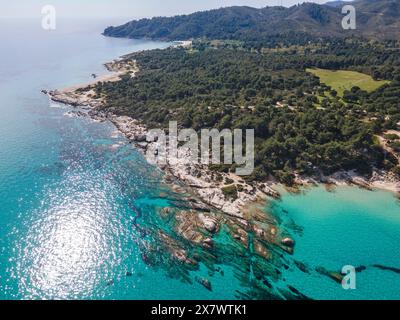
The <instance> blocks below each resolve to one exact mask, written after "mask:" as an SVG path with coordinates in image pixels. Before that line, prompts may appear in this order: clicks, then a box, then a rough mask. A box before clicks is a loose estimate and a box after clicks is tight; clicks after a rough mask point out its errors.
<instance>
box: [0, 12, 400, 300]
mask: <svg viewBox="0 0 400 320" xmlns="http://www.w3.org/2000/svg"><path fill="white" fill-rule="evenodd" d="M109 24H113V22H109V21H85V22H83V21H79V20H69V21H58V24H57V30H55V31H45V30H42V29H41V28H40V21H36V20H32V21H26V20H25V21H22V20H21V21H17V20H7V21H0V40H1V50H0V298H1V299H234V298H235V297H236V295H235V291H236V290H241V289H242V287H241V285H242V283H241V282H240V281H239V280H238V279H237V278H236V277H235V272H234V270H233V269H232V268H231V267H228V266H221V268H222V269H223V271H224V273H223V275H222V274H219V273H217V274H215V275H213V276H212V278H210V275H209V273H208V270H207V269H206V268H205V267H204V266H200V269H199V270H197V271H190V276H191V278H192V279H194V278H195V277H196V276H198V277H208V278H210V280H211V281H212V286H213V290H212V291H209V290H207V289H206V288H204V287H203V286H201V285H200V284H198V283H197V282H196V281H192V282H188V281H186V282H183V281H181V280H178V279H176V278H174V277H171V276H170V275H169V274H168V272H167V271H168V268H169V266H168V265H165V266H161V267H154V266H152V265H149V264H148V263H145V259H143V246H142V243H143V239H142V237H141V235H140V232H139V231H138V230H137V228H135V227H134V225H135V224H136V218H137V216H136V212H137V211H140V212H141V220H140V223H147V224H148V225H150V226H154V227H157V228H160V229H163V228H166V226H164V225H163V221H161V220H160V219H158V218H157V214H156V212H157V210H158V209H159V208H160V207H164V206H166V205H168V200H166V199H165V197H162V196H160V194H161V193H163V192H164V193H165V192H166V190H165V186H163V185H162V183H161V181H162V173H161V172H159V171H158V170H157V169H156V168H154V167H152V166H150V165H149V164H147V163H146V161H145V160H144V159H143V157H142V155H141V154H140V153H139V152H138V151H137V150H135V149H134V147H132V146H131V145H130V144H129V143H128V142H127V141H126V139H125V138H124V137H123V136H121V135H120V134H118V132H116V130H115V128H114V127H113V126H112V125H111V124H110V123H97V122H94V121H91V120H90V119H88V118H77V117H71V116H69V113H68V112H69V111H70V109H71V108H70V107H68V106H62V105H59V104H56V103H52V102H50V101H49V99H48V98H47V97H46V96H45V95H43V94H41V93H40V90H41V89H46V90H49V89H56V88H63V87H68V86H70V85H74V84H77V83H84V82H88V81H90V80H91V77H90V75H91V74H92V73H96V74H102V73H105V72H106V71H105V70H104V67H103V66H102V64H103V63H105V62H108V61H110V60H112V59H114V58H117V57H118V56H120V55H123V54H127V53H130V52H133V51H138V50H144V49H153V48H165V47H167V46H168V45H169V44H168V43H160V42H152V41H140V40H128V39H112V38H105V37H103V36H101V34H100V33H101V31H102V30H103V28H104V27H105V26H107V25H109ZM266 210H272V211H273V212H274V213H275V214H276V215H277V216H281V219H282V223H283V226H284V227H287V228H288V230H289V232H291V225H292V224H293V223H292V221H294V223H296V224H297V225H299V226H301V228H302V230H303V231H302V233H301V234H300V233H298V232H297V233H296V232H295V231H293V234H294V236H295V238H296V241H297V246H296V251H295V255H294V258H296V259H298V260H301V261H304V262H305V263H307V264H308V265H309V266H310V269H311V268H313V267H316V266H319V265H322V266H324V267H326V268H328V269H332V270H338V269H340V267H341V266H342V265H344V264H354V265H355V266H358V265H361V264H363V265H366V266H367V270H365V271H364V272H363V273H361V274H360V276H359V281H358V282H357V290H355V291H352V292H349V291H344V290H343V289H341V287H340V286H338V284H337V283H335V282H332V281H331V280H330V279H327V278H325V277H322V276H320V275H318V274H315V273H312V274H304V273H302V272H298V271H296V269H291V270H290V271H287V273H285V279H284V280H285V281H284V282H285V283H286V284H291V285H293V286H294V287H296V288H298V289H299V290H301V291H304V294H306V295H308V296H310V297H313V298H330V299H334V298H398V297H399V294H398V292H400V291H399V275H397V274H395V273H393V272H389V271H381V270H377V269H374V268H372V267H370V265H372V264H376V263H379V264H384V265H388V266H391V267H396V266H397V267H399V264H400V259H399V252H400V250H399V249H400V248H399V243H400V241H398V240H399V234H400V223H399V222H400V221H399V211H400V210H399V206H398V202H397V201H396V199H395V198H394V197H393V195H391V194H390V193H384V192H374V193H371V192H369V191H363V190H358V189H353V188H351V189H343V190H342V189H340V190H339V189H338V191H337V192H336V193H327V192H326V191H324V190H322V189H315V190H313V191H310V192H308V193H306V195H302V196H291V195H286V196H284V197H283V200H282V201H281V202H278V203H276V202H271V204H270V205H268V206H267V208H266ZM285 221H291V223H287V226H285Z"/></svg>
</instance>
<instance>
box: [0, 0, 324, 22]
mask: <svg viewBox="0 0 400 320" xmlns="http://www.w3.org/2000/svg"><path fill="white" fill-rule="evenodd" d="M1 2H2V3H1V8H0V18H4V17H7V18H16V17H20V18H25V17H36V16H38V15H40V12H41V8H42V7H43V6H44V5H49V4H50V5H53V6H54V7H55V8H56V9H57V15H58V16H59V17H78V18H81V17H93V18H105V17H108V18H110V17H127V18H128V17H129V18H137V17H153V16H171V15H175V14H184V13H191V12H194V11H199V10H205V9H214V8H220V7H226V6H230V5H248V6H252V7H265V6H267V5H280V4H281V3H282V5H284V6H291V5H294V4H297V3H301V2H317V3H324V2H327V0H313V1H304V0H45V1H43V0H14V1H13V2H11V1H7V4H5V2H6V1H5V0H1Z"/></svg>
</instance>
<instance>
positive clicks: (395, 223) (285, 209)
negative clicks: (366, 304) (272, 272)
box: [268, 187, 400, 299]
mask: <svg viewBox="0 0 400 320" xmlns="http://www.w3.org/2000/svg"><path fill="white" fill-rule="evenodd" d="M268 210H270V211H272V212H274V214H275V215H276V216H278V217H280V219H282V223H283V225H286V226H287V227H288V228H289V229H292V230H295V231H294V232H293V234H294V237H295V240H296V242H297V244H296V249H295V253H294V256H293V258H294V259H296V260H298V261H301V262H303V263H305V264H306V266H307V267H308V269H309V271H310V274H305V273H303V272H301V271H300V270H298V269H296V268H293V269H291V270H289V271H287V272H285V282H286V283H290V284H291V285H292V286H294V287H295V288H296V289H298V290H299V291H301V292H302V293H303V294H305V295H307V296H308V297H310V298H314V299H400V272H393V271H390V270H381V269H379V268H376V267H374V265H381V266H385V267H391V268H395V269H400V201H399V200H398V198H397V197H396V196H395V195H394V194H392V193H390V192H384V191H380V190H375V191H368V190H363V189H359V188H354V187H338V188H336V189H335V190H333V191H331V192H327V191H326V189H325V188H324V187H316V188H311V189H308V190H305V191H304V192H303V193H301V194H290V193H284V196H283V198H282V200H280V201H272V202H270V203H269V205H268ZM321 266H322V267H324V268H325V269H327V270H328V271H337V272H340V271H341V270H342V268H343V267H344V266H353V267H355V268H358V267H365V268H366V269H365V270H363V271H361V272H357V273H356V278H355V289H354V290H345V289H343V287H342V285H341V284H338V283H336V282H335V281H333V280H331V279H329V278H327V277H326V276H322V275H321V274H319V273H318V272H316V271H315V269H316V268H318V267H321ZM399 271H400V270H399Z"/></svg>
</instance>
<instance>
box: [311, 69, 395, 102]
mask: <svg viewBox="0 0 400 320" xmlns="http://www.w3.org/2000/svg"><path fill="white" fill-rule="evenodd" d="M306 71H307V72H311V73H312V74H314V75H315V76H317V77H318V78H319V79H320V81H321V82H322V83H325V84H326V85H328V86H330V87H331V88H332V89H334V90H336V91H337V93H338V95H339V96H341V97H342V96H343V92H344V91H345V90H350V89H351V88H352V87H356V86H357V87H360V88H361V89H362V90H365V91H367V92H372V91H374V90H376V89H378V88H379V87H381V86H383V85H384V84H386V83H389V81H386V80H381V81H376V80H374V79H372V77H371V76H369V75H367V74H363V73H360V72H356V71H345V70H338V71H332V70H325V69H307V70H306Z"/></svg>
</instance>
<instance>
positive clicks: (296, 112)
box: [96, 37, 400, 185]
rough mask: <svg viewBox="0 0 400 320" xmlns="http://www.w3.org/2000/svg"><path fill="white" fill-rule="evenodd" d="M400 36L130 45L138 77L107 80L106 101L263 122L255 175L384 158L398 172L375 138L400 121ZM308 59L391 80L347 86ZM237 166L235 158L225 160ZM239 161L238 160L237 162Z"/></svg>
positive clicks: (170, 115) (118, 107)
mask: <svg viewBox="0 0 400 320" xmlns="http://www.w3.org/2000/svg"><path fill="white" fill-rule="evenodd" d="M399 50H400V44H399V43H398V42H397V41H386V42H377V41H369V40H368V41H367V40H362V39H356V38H353V37H350V38H347V39H336V40H335V41H331V42H320V41H316V42H312V43H309V44H307V45H296V44H292V45H290V46H287V47H282V46H279V47H276V48H267V47H265V48H264V47H263V48H261V49H260V48H251V49H249V48H247V47H246V46H243V45H241V44H240V42H235V41H233V42H232V41H218V42H215V41H208V40H204V39H202V40H197V41H194V43H193V45H192V47H191V48H190V49H184V48H169V49H165V50H151V51H143V52H138V53H134V54H131V55H129V56H127V57H126V58H125V59H128V60H129V59H134V60H136V61H137V63H138V66H139V68H140V71H139V73H138V74H137V76H136V77H135V78H131V77H130V76H125V77H123V78H122V80H121V81H119V82H113V83H100V84H98V85H97V87H96V91H97V97H104V98H105V99H106V105H105V106H104V108H105V109H106V110H107V111H112V112H113V113H115V114H119V115H129V116H131V117H133V118H136V119H140V120H141V121H143V122H144V123H145V124H147V125H148V126H149V127H155V126H156V127H166V126H167V123H168V121H170V120H176V121H178V124H179V125H180V126H181V127H190V128H194V129H197V130H199V129H201V128H218V129H224V128H231V129H232V128H242V129H247V128H254V129H255V135H256V151H255V155H256V159H255V165H256V169H255V171H254V173H253V175H252V176H249V177H246V179H247V180H249V181H253V180H257V181H262V180H264V179H266V178H267V177H269V175H272V176H274V177H275V178H277V179H278V180H279V181H281V182H283V183H285V184H288V185H290V184H292V183H293V179H294V173H300V174H305V175H316V174H319V173H324V174H331V173H334V172H336V171H338V170H342V169H343V170H357V171H358V172H359V173H360V174H363V175H366V176H367V175H369V174H370V173H371V171H372V169H373V168H374V167H375V168H380V169H385V170H392V171H393V172H399V167H398V163H397V160H396V159H395V158H394V157H393V156H391V155H390V154H385V153H384V151H383V150H382V148H381V147H380V145H379V144H378V142H377V139H376V138H375V135H376V134H381V133H382V132H383V131H385V130H388V129H396V127H397V125H396V124H397V123H398V122H399V121H400V107H399V97H400V54H399ZM307 68H322V69H329V70H352V71H357V72H360V73H364V74H367V75H370V76H371V77H372V78H373V79H375V80H388V83H386V84H384V85H382V86H381V87H379V89H377V90H375V91H372V92H367V91H363V90H362V89H361V88H359V87H357V86H354V87H352V88H351V89H350V90H345V91H344V92H343V96H339V95H338V93H337V92H336V91H335V90H334V88H331V87H329V86H327V85H326V84H324V83H321V82H320V80H319V78H317V77H316V76H315V75H313V74H312V73H310V72H307V71H306V69H307ZM216 169H218V170H222V169H224V170H229V168H226V167H224V168H220V167H219V168H218V167H217V168H216ZM232 169H233V168H232Z"/></svg>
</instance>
